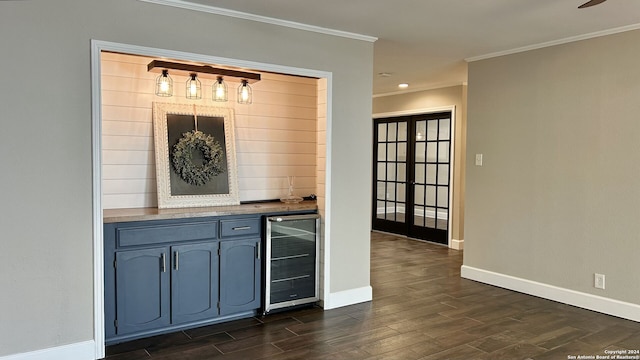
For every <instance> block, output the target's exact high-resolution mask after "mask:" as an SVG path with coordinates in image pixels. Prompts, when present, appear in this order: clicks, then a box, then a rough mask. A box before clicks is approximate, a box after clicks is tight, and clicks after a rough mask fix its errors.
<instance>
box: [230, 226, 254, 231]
mask: <svg viewBox="0 0 640 360" xmlns="http://www.w3.org/2000/svg"><path fill="white" fill-rule="evenodd" d="M231 230H233V231H239V230H251V226H236V227H234V228H231Z"/></svg>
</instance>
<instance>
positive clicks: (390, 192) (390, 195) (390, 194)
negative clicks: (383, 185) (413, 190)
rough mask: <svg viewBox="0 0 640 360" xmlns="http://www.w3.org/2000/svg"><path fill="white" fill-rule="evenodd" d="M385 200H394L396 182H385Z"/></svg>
mask: <svg viewBox="0 0 640 360" xmlns="http://www.w3.org/2000/svg"><path fill="white" fill-rule="evenodd" d="M387 200H390V201H395V200H396V184H394V183H387Z"/></svg>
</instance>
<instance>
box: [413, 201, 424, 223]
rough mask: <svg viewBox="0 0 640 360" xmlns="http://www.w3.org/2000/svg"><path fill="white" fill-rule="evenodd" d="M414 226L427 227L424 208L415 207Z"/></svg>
mask: <svg viewBox="0 0 640 360" xmlns="http://www.w3.org/2000/svg"><path fill="white" fill-rule="evenodd" d="M413 224H414V225H416V226H425V225H426V223H425V216H424V207H423V206H418V205H415V206H414V207H413Z"/></svg>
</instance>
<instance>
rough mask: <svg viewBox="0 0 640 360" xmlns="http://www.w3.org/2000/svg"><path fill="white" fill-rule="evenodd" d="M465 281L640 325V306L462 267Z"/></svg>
mask: <svg viewBox="0 0 640 360" xmlns="http://www.w3.org/2000/svg"><path fill="white" fill-rule="evenodd" d="M461 276H462V277H463V278H465V279H470V280H475V281H479V282H482V283H485V284H490V285H495V286H499V287H502V288H505V289H509V290H514V291H518V292H521V293H525V294H529V295H533V296H538V297H541V298H545V299H549V300H553V301H558V302H561V303H564V304H568V305H573V306H577V307H580V308H583V309H588V310H593V311H597V312H600V313H603V314H608V315H613V316H617V317H620V318H624V319H629V320H633V321H638V322H640V305H638V304H633V303H629V302H624V301H619V300H614V299H609V298H605V297H602V296H597V295H592V294H587V293H583V292H579V291H574V290H569V289H565V288H561V287H557V286H553V285H549V284H544V283H539V282H536V281H531V280H526V279H521V278H517V277H514V276H510V275H505V274H500V273H495V272H492V271H487V270H482V269H478V268H474V267H471V266H466V265H463V266H462V269H461Z"/></svg>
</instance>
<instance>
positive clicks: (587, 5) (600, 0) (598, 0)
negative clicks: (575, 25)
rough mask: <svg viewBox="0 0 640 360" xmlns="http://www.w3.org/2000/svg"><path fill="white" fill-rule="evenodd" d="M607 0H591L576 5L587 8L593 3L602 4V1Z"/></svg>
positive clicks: (579, 7)
mask: <svg viewBox="0 0 640 360" xmlns="http://www.w3.org/2000/svg"><path fill="white" fill-rule="evenodd" d="M605 1H607V0H591V1H587V2H586V3H584V4H582V5H580V6H578V9H584V8H588V7H591V6H594V5H598V4H602V3H603V2H605Z"/></svg>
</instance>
